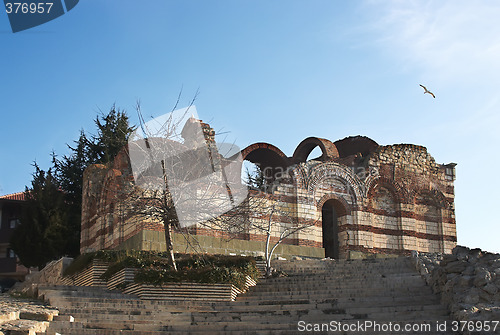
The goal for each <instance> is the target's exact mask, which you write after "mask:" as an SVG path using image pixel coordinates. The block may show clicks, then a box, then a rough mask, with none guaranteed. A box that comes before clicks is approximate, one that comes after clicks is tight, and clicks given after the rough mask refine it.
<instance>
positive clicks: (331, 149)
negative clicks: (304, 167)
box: [293, 137, 339, 163]
mask: <svg viewBox="0 0 500 335" xmlns="http://www.w3.org/2000/svg"><path fill="white" fill-rule="evenodd" d="M316 147H319V148H320V149H321V152H322V153H323V154H322V155H321V157H320V158H319V160H322V161H331V160H333V159H334V158H338V157H339V152H338V150H337V147H336V146H335V144H333V143H332V142H331V141H330V140H327V139H325V138H319V137H308V138H306V139H305V140H303V141H302V142H300V144H299V145H298V146H297V148H296V149H295V151H294V152H293V161H294V163H300V162H305V161H306V160H307V157H308V156H309V154H310V153H311V151H313V149H314V148H316Z"/></svg>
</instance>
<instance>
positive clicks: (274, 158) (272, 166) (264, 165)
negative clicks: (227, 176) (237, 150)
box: [241, 142, 291, 182]
mask: <svg viewBox="0 0 500 335" xmlns="http://www.w3.org/2000/svg"><path fill="white" fill-rule="evenodd" d="M241 156H242V158H243V159H244V160H247V161H249V162H252V163H254V164H257V165H258V166H259V167H260V169H261V170H262V172H263V173H264V175H265V176H266V178H267V179H269V181H270V182H273V181H274V180H275V179H276V176H277V175H278V174H280V175H282V174H283V173H285V172H286V171H287V169H288V167H289V166H290V165H291V162H290V159H289V158H288V157H287V156H286V155H285V154H284V153H283V152H282V151H281V150H280V149H279V148H278V147H276V146H274V145H272V144H269V143H263V142H261V143H254V144H252V145H249V146H248V147H246V148H245V149H243V150H242V151H241Z"/></svg>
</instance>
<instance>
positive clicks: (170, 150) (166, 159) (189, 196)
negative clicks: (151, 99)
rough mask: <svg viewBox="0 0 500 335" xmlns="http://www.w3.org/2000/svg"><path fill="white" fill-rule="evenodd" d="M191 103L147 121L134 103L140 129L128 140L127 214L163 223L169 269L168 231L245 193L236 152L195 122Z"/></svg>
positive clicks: (213, 212)
mask: <svg viewBox="0 0 500 335" xmlns="http://www.w3.org/2000/svg"><path fill="white" fill-rule="evenodd" d="M193 102H194V99H193V101H192V102H191V104H190V105H189V106H188V107H187V108H184V109H181V110H176V107H177V104H176V106H175V107H174V111H172V112H171V113H170V114H168V115H166V116H164V117H160V118H156V119H153V120H151V121H149V122H145V121H144V118H143V115H142V112H141V109H140V105H137V112H138V115H139V119H140V127H139V130H140V131H139V132H136V133H134V134H133V136H131V140H130V141H129V156H130V161H131V166H132V170H133V174H134V180H135V186H134V190H133V192H132V194H131V195H130V197H129V198H130V199H131V200H132V203H133V212H134V214H136V215H140V216H142V217H144V218H147V219H150V220H154V221H157V222H161V223H162V224H163V226H164V230H165V242H166V249H167V252H168V253H169V257H170V262H171V265H172V266H173V268H174V269H177V267H176V263H175V258H174V248H173V243H172V236H171V233H172V229H175V228H184V227H190V226H194V225H196V224H197V223H199V222H203V221H206V220H210V219H212V218H213V217H216V216H218V215H221V214H223V213H225V212H227V211H229V210H231V209H232V208H234V207H235V206H237V205H238V204H239V203H240V202H241V201H243V199H244V198H245V197H246V193H247V189H246V187H245V186H244V185H242V184H241V178H240V170H241V154H240V152H239V149H236V147H235V146H232V145H223V144H216V143H215V139H214V135H215V134H214V133H213V130H212V129H211V128H210V127H209V126H208V125H207V124H204V123H202V122H201V121H200V120H198V119H197V116H196V109H195V107H194V105H193ZM236 171H237V172H236Z"/></svg>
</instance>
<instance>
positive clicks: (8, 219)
mask: <svg viewBox="0 0 500 335" xmlns="http://www.w3.org/2000/svg"><path fill="white" fill-rule="evenodd" d="M24 201H25V197H24V192H18V193H13V194H7V195H2V196H0V278H13V279H18V280H23V279H24V277H25V276H26V274H28V269H27V268H26V267H25V266H23V265H21V264H20V263H19V258H18V257H17V256H16V254H15V253H14V250H12V249H10V248H9V244H10V238H11V236H12V233H13V232H14V229H15V228H16V227H17V226H18V225H19V224H20V220H21V212H22V207H23V205H24Z"/></svg>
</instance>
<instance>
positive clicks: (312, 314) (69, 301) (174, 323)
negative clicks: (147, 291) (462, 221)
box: [39, 257, 453, 335]
mask: <svg viewBox="0 0 500 335" xmlns="http://www.w3.org/2000/svg"><path fill="white" fill-rule="evenodd" d="M274 266H275V267H276V268H277V269H279V270H282V271H284V272H286V273H288V274H289V276H288V277H279V278H272V279H265V280H262V281H261V282H260V283H259V284H258V285H257V286H255V287H252V288H251V289H250V290H249V291H248V292H247V293H246V294H244V295H242V296H239V297H238V298H237V300H236V301H233V302H230V301H227V302H210V301H186V300H184V301H183V300H141V299H139V298H138V297H137V296H133V295H125V294H122V293H117V291H109V290H107V289H104V288H94V287H61V286H51V287H45V288H39V294H40V295H42V296H43V297H44V298H45V300H46V301H48V302H49V303H50V304H51V305H52V306H54V307H56V308H58V310H59V314H60V317H58V319H57V320H55V321H52V322H50V326H49V328H48V331H47V332H48V333H49V334H56V333H58V334H71V335H73V334H77V335H79V334H81V335H115V334H123V335H125V334H130V335H132V334H143V335H159V334H190V333H191V334H204V335H209V334H221V333H224V334H295V333H303V331H300V330H308V329H311V330H315V329H316V330H317V331H315V332H314V333H315V334H321V333H327V332H326V329H327V328H324V327H325V326H330V328H329V330H330V331H331V332H330V333H335V334H412V333H415V334H422V333H427V334H453V333H452V332H451V330H450V329H451V327H450V326H449V325H450V322H451V319H450V317H449V313H448V311H447V309H446V308H445V307H444V306H442V305H440V303H439V297H438V296H435V295H434V294H433V293H432V292H431V289H430V288H429V287H428V286H426V285H425V282H424V280H423V279H422V278H421V277H420V275H419V274H418V273H417V272H416V270H414V268H413V266H412V263H411V260H410V259H409V258H405V257H401V258H392V259H373V260H354V261H333V260H297V261H276V262H274ZM72 317H74V320H72ZM370 322H372V327H370V328H368V327H367V325H369V324H370ZM436 322H439V323H440V324H443V323H444V322H447V324H448V330H449V332H443V331H442V332H439V331H438V330H436ZM363 325H364V327H363ZM420 325H425V327H430V328H428V330H427V331H422V329H421V328H420V329H417V328H412V329H413V331H401V330H404V327H405V326H406V327H419V326H420ZM427 325H429V326H427ZM359 326H361V328H359ZM375 326H378V327H379V328H374V327H375ZM322 327H323V328H322ZM331 327H337V328H335V329H333V328H331ZM345 327H350V328H345ZM353 327H354V328H353ZM395 327H401V330H399V331H398V329H396V328H395ZM335 330H336V331H335ZM391 330H392V331H391Z"/></svg>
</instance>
